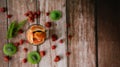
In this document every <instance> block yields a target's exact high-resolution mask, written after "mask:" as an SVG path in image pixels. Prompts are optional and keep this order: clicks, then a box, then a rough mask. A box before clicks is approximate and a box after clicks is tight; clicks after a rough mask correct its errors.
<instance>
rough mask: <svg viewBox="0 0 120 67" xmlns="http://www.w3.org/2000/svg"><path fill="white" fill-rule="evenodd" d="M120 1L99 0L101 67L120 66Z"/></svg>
mask: <svg viewBox="0 0 120 67" xmlns="http://www.w3.org/2000/svg"><path fill="white" fill-rule="evenodd" d="M119 3H120V1H119V0H116V1H112V0H98V3H97V4H98V9H97V11H98V12H97V13H98V15H97V17H98V47H99V48H98V60H99V62H98V63H99V67H120V46H119V45H120V36H119V34H120V23H119V17H120V9H119V7H120V4H119Z"/></svg>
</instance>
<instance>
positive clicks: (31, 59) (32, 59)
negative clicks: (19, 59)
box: [27, 51, 41, 64]
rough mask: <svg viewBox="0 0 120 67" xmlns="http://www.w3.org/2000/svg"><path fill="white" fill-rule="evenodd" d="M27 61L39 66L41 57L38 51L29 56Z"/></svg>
mask: <svg viewBox="0 0 120 67" xmlns="http://www.w3.org/2000/svg"><path fill="white" fill-rule="evenodd" d="M27 59H28V62H30V63H31V64H37V63H39V62H40V59H41V57H40V55H39V53H38V52H37V51H33V52H30V53H29V54H28V56H27Z"/></svg>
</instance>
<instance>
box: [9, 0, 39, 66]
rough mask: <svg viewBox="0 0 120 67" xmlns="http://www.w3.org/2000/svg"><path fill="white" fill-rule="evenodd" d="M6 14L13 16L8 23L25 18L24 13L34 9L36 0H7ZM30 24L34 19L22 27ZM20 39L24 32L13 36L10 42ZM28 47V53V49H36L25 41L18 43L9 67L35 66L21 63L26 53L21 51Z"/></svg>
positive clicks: (26, 27)
mask: <svg viewBox="0 0 120 67" xmlns="http://www.w3.org/2000/svg"><path fill="white" fill-rule="evenodd" d="M7 3H8V14H12V15H13V17H12V18H11V19H9V22H8V24H10V22H11V21H14V20H17V21H21V20H25V19H26V17H25V16H24V14H25V13H26V12H27V11H36V0H34V1H31V0H8V2H7ZM31 24H36V21H35V22H34V23H29V22H28V23H27V24H26V25H25V27H24V28H23V29H24V31H25V30H27V29H28V27H29V26H30V25H31ZM20 39H25V32H24V33H23V34H20V35H18V36H16V37H15V38H13V39H12V40H11V42H18V41H19V40H20ZM24 47H26V48H28V53H29V52H30V51H34V50H36V49H37V47H36V46H32V45H29V44H27V43H24V44H23V45H20V46H19V47H18V48H19V50H18V52H17V54H15V55H14V56H13V57H12V60H11V61H10V63H9V67H37V64H36V65H33V64H30V63H22V60H23V59H24V58H26V57H27V53H25V52H24V51H23V48H24Z"/></svg>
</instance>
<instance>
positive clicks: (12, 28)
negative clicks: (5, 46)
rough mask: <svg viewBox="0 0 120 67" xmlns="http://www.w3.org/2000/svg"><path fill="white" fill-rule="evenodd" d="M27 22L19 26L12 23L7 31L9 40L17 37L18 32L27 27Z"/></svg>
mask: <svg viewBox="0 0 120 67" xmlns="http://www.w3.org/2000/svg"><path fill="white" fill-rule="evenodd" d="M26 22H27V20H23V21H21V22H19V23H18V24H17V22H16V21H13V22H11V24H10V26H9V28H8V31H7V38H8V39H11V38H12V37H14V36H16V35H17V32H18V31H19V30H20V29H21V28H22V27H23V26H24V25H25V23H26Z"/></svg>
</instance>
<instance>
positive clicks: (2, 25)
mask: <svg viewBox="0 0 120 67" xmlns="http://www.w3.org/2000/svg"><path fill="white" fill-rule="evenodd" d="M1 7H6V0H0V8H1ZM6 15H7V12H5V13H2V12H0V31H1V32H2V33H0V60H1V61H0V66H1V67H8V62H5V61H4V54H3V51H2V49H3V45H4V44H6V43H7V38H6V32H7V18H6Z"/></svg>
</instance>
